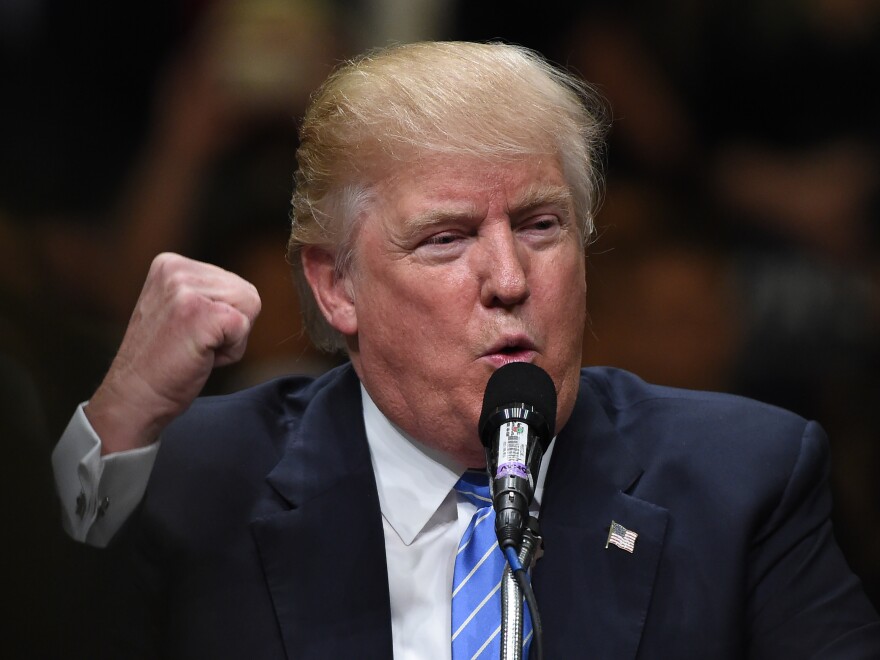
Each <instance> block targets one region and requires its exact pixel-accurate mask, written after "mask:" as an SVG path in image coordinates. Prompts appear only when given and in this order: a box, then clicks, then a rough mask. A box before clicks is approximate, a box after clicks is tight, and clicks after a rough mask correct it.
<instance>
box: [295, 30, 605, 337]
mask: <svg viewBox="0 0 880 660" xmlns="http://www.w3.org/2000/svg"><path fill="white" fill-rule="evenodd" d="M604 132H605V112H604V104H603V101H602V99H601V97H600V96H599V95H598V94H597V93H596V92H595V91H593V90H592V89H591V88H590V87H589V86H587V85H586V84H585V83H583V82H582V81H580V80H579V79H577V78H575V77H573V76H571V75H569V74H567V73H565V72H564V71H561V70H559V69H557V68H555V67H553V66H552V65H550V64H549V63H548V62H547V61H546V60H545V59H543V58H542V57H541V56H540V55H538V54H537V53H535V52H533V51H530V50H528V49H526V48H522V47H519V46H512V45H507V44H500V43H490V44H482V43H467V42H426V43H415V44H406V45H400V46H392V47H389V48H385V49H381V50H377V51H372V52H369V53H366V54H364V55H362V56H360V57H358V58H356V59H354V60H351V61H349V62H346V63H345V64H343V65H342V66H341V67H339V68H337V69H336V70H335V72H334V73H332V74H331V75H330V77H329V78H328V79H327V80H326V81H325V82H324V84H323V85H322V86H321V87H320V88H319V89H318V90H317V91H316V92H315V93H314V95H313V96H312V99H311V103H310V104H309V107H308V109H307V111H306V114H305V117H304V119H303V122H302V126H301V128H300V146H299V149H298V150H297V162H298V165H299V167H298V169H297V171H296V174H295V185H296V188H295V192H294V194H293V200H292V205H293V209H292V227H291V233H290V241H289V242H288V260H289V262H290V264H291V265H292V267H293V269H294V274H295V279H296V281H297V287H298V290H299V293H300V299H301V305H302V309H303V316H304V321H305V326H306V329H307V331H308V332H309V335H310V336H311V338H312V341H313V342H314V343H315V345H316V346H317V347H318V348H320V349H323V350H327V351H335V350H340V349H344V348H345V345H344V341H343V338H342V336H341V335H340V334H339V333H338V332H336V331H335V330H333V329H332V328H331V327H330V326H329V325H328V324H327V323H326V321H325V320H324V318H323V316H322V315H321V312H320V310H319V309H318V307H317V304H316V303H315V300H314V297H313V295H312V292H311V290H310V289H309V286H308V284H307V283H306V282H305V278H304V277H303V273H302V263H301V258H300V252H301V250H302V248H303V247H305V246H307V245H318V246H322V247H325V248H327V249H329V250H331V251H332V252H334V253H335V259H336V271H337V275H338V276H339V275H341V274H342V273H344V272H345V271H346V269H347V268H348V267H349V266H350V264H351V261H352V259H353V255H354V242H355V241H354V239H355V235H356V229H357V225H358V219H359V218H360V217H361V216H363V215H364V214H365V213H366V211H367V209H368V208H369V205H370V203H371V201H372V199H373V187H374V185H375V184H376V183H377V182H378V181H379V180H380V178H381V177H382V176H383V173H385V174H387V173H388V171H389V167H390V166H391V165H393V164H394V163H399V162H405V161H406V160H407V159H408V158H413V157H417V156H418V155H420V154H425V153H430V154H442V155H458V156H466V157H475V158H481V159H485V160H489V161H491V162H504V161H509V160H514V159H518V158H522V157H523V156H525V155H529V154H538V153H540V154H552V155H553V156H555V157H558V158H559V161H560V165H561V167H562V171H563V175H564V176H565V178H566V181H568V183H569V186H571V190H572V195H573V197H574V207H575V213H576V215H577V218H578V221H579V228H580V231H581V235H582V237H583V240H584V242H586V241H587V240H588V238H589V237H590V236H591V235H592V233H593V230H594V225H593V214H594V212H595V210H596V208H597V206H598V203H599V197H600V191H601V167H600V160H601V152H602V145H603V136H604Z"/></svg>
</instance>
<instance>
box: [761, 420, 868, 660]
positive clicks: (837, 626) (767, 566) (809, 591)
mask: <svg viewBox="0 0 880 660" xmlns="http://www.w3.org/2000/svg"><path fill="white" fill-rule="evenodd" d="M828 475H829V448H828V439H827V437H826V435H825V433H824V431H823V430H822V428H821V427H820V426H819V425H818V424H816V423H815V422H810V423H808V424H807V426H806V428H805V429H804V434H803V437H802V439H801V444H800V452H799V454H798V456H797V459H796V461H795V463H794V467H793V469H792V471H791V475H790V477H789V479H788V483H787V485H786V487H785V489H784V491H783V493H782V495H781V498H780V500H779V503H778V505H777V506H776V508H775V510H774V511H773V512H772V514H771V515H770V516H769V518H768V519H767V522H766V523H765V524H764V525H762V527H761V528H760V530H759V531H758V533H757V535H756V537H755V539H754V542H753V545H752V548H751V557H750V559H751V561H750V562H749V566H750V569H749V583H748V608H747V612H746V617H747V621H746V623H747V628H746V629H747V630H748V631H749V633H748V634H749V638H748V639H747V640H746V644H747V648H748V649H749V654H748V655H749V657H750V658H755V659H759V658H774V659H776V658H808V657H809V658H846V659H847V660H850V659H860V658H864V659H866V660H867V659H869V658H871V659H876V658H880V622H878V617H877V613H876V612H875V611H874V608H873V607H872V605H871V604H870V602H869V601H868V599H867V597H866V596H865V593H864V591H863V589H862V585H861V582H860V581H859V579H858V578H857V577H856V576H855V575H854V574H853V573H852V571H851V570H850V568H849V566H848V565H847V563H846V560H845V559H844V557H843V554H842V553H841V551H840V548H839V547H838V545H837V542H836V541H835V539H834V534H833V530H832V525H831V518H830V516H831V495H830V489H829V486H828Z"/></svg>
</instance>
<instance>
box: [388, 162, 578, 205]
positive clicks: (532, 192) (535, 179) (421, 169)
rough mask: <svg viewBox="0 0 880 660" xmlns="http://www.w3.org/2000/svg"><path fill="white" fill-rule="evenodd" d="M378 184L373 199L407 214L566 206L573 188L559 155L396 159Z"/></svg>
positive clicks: (569, 203) (568, 203)
mask: <svg viewBox="0 0 880 660" xmlns="http://www.w3.org/2000/svg"><path fill="white" fill-rule="evenodd" d="M387 172H388V173H387V175H386V176H385V177H384V178H382V179H380V181H379V183H378V185H377V192H378V196H377V198H378V200H379V201H380V203H382V205H383V206H385V207H386V208H388V207H389V206H390V207H393V208H395V209H396V210H397V211H399V212H402V213H403V214H404V215H406V216H412V215H414V214H428V215H430V214H431V213H433V212H435V211H436V212H439V213H445V212H447V211H448V212H453V213H463V214H481V213H485V212H487V211H488V209H489V207H498V208H502V209H503V210H504V211H507V212H511V213H512V212H516V211H518V210H521V209H526V208H530V207H535V206H539V205H543V204H554V205H557V206H561V207H564V208H565V209H566V210H569V209H570V208H571V205H572V193H571V189H570V187H569V185H568V183H567V182H566V180H565V177H564V176H563V174H562V169H561V167H560V165H559V163H558V160H557V159H556V158H555V157H553V156H549V155H535V156H523V157H521V158H518V159H516V160H504V161H500V162H499V161H494V162H493V161H487V160H484V159H478V158H461V157H455V156H431V157H428V158H422V159H419V160H417V161H414V162H411V163H406V164H403V163H401V164H398V165H396V166H394V167H392V168H391V169H389V170H387Z"/></svg>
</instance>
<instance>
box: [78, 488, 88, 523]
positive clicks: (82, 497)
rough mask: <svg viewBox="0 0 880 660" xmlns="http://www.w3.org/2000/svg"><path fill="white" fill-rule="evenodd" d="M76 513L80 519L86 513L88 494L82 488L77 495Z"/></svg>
mask: <svg viewBox="0 0 880 660" xmlns="http://www.w3.org/2000/svg"><path fill="white" fill-rule="evenodd" d="M76 515H77V517H78V518H79V519H80V520H82V519H83V516H85V515H86V494H85V491H82V490H81V491H79V495H77V496H76Z"/></svg>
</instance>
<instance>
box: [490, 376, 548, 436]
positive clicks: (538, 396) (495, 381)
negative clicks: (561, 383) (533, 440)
mask: <svg viewBox="0 0 880 660" xmlns="http://www.w3.org/2000/svg"><path fill="white" fill-rule="evenodd" d="M511 404H514V405H521V404H525V405H526V406H529V407H531V408H532V409H533V410H534V411H535V412H536V413H538V414H539V415H540V416H541V417H542V418H543V420H544V421H545V422H546V424H547V427H548V428H547V437H546V438H543V439H542V444H544V448H545V449H546V445H547V444H549V443H550V439H551V438H552V437H553V436H554V434H555V433H556V387H555V386H554V385H553V379H552V378H550V376H549V374H548V373H547V372H546V371H544V370H543V369H541V367H538V366H536V365H534V364H531V363H529V362H510V363H508V364H505V365H504V366H503V367H501V368H499V369H498V370H496V371H495V373H493V374H492V376H491V377H490V378H489V382H488V383H486V393H485V395H484V396H483V410H482V412H481V413H480V424H479V432H480V438H481V439H482V440H483V443H484V444H485V443H486V441H487V436H488V434H487V433H486V426H487V424H488V423H489V421H490V418H491V417H492V416H493V415H494V413H496V412H497V411H498V410H499V409H502V408H508V407H512V406H511ZM541 435H543V433H542V434H541Z"/></svg>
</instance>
